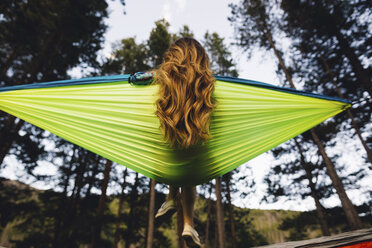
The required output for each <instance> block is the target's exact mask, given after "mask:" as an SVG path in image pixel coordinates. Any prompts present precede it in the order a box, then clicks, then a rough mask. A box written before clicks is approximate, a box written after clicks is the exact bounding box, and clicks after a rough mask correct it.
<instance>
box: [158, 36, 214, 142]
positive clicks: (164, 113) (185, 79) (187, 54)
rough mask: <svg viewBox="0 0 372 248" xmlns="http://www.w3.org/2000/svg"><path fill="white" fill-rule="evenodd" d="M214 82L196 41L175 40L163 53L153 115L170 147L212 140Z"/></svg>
mask: <svg viewBox="0 0 372 248" xmlns="http://www.w3.org/2000/svg"><path fill="white" fill-rule="evenodd" d="M214 82H215V78H214V77H213V76H212V71H211V70H210V62H209V58H208V55H207V53H206V51H205V49H204V48H203V47H202V45H201V44H200V43H199V42H198V41H196V40H195V39H193V38H181V39H178V40H176V41H175V42H174V43H173V44H172V45H171V46H170V48H169V49H168V51H167V52H166V53H165V54H164V57H163V63H162V64H161V65H160V66H159V68H158V69H157V70H156V72H155V77H154V83H155V84H156V83H158V84H159V85H160V86H159V98H158V100H157V101H156V106H157V111H156V115H157V116H158V117H159V119H160V122H161V126H160V129H161V130H162V133H163V137H164V140H165V141H166V142H168V143H169V144H170V145H171V146H172V147H180V148H188V147H190V146H192V145H196V144H198V143H199V142H200V141H202V142H205V141H207V140H208V139H210V138H211V136H210V132H209V121H210V118H211V113H212V111H213V109H214V108H215V105H216V101H215V99H214V98H213V96H212V94H213V91H214Z"/></svg>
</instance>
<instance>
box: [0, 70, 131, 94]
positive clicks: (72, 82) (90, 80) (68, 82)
mask: <svg viewBox="0 0 372 248" xmlns="http://www.w3.org/2000/svg"><path fill="white" fill-rule="evenodd" d="M129 76H130V75H129V74H127V75H114V76H103V77H90V78H81V79H70V80H61V81H52V82H46V83H33V84H23V85H16V86H5V87H0V92H2V91H11V90H24V89H37V88H49V87H61V86H71V85H82V84H99V83H109V82H120V81H128V78H129Z"/></svg>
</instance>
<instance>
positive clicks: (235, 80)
mask: <svg viewBox="0 0 372 248" xmlns="http://www.w3.org/2000/svg"><path fill="white" fill-rule="evenodd" d="M214 77H215V78H216V79H217V80H219V81H225V82H233V83H239V84H247V85H252V86H256V87H261V88H266V89H271V90H277V91H282V92H286V93H292V94H296V95H302V96H309V97H315V98H320V99H325V100H331V101H338V102H343V103H348V104H351V102H350V101H348V100H345V99H341V98H338V97H332V96H324V95H319V94H315V93H311V92H306V91H301V90H295V89H292V88H286V87H279V86H275V85H272V84H266V83H262V82H257V81H253V80H248V79H242V78H235V77H229V76H218V75H214Z"/></svg>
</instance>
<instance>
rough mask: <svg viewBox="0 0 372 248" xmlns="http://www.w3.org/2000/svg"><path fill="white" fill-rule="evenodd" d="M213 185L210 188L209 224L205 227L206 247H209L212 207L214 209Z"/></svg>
mask: <svg viewBox="0 0 372 248" xmlns="http://www.w3.org/2000/svg"><path fill="white" fill-rule="evenodd" d="M211 197H212V184H211V185H210V188H209V199H208V207H207V223H206V225H205V240H204V243H205V247H209V226H210V222H211V207H212V198H211Z"/></svg>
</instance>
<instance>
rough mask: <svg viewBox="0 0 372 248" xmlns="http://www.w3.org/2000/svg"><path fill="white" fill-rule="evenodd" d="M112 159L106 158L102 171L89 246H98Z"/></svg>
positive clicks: (93, 247)
mask: <svg viewBox="0 0 372 248" xmlns="http://www.w3.org/2000/svg"><path fill="white" fill-rule="evenodd" d="M111 166H112V161H111V160H107V161H106V165H105V171H104V172H103V182H102V188H101V196H100V198H99V202H98V208H97V220H98V221H97V223H96V226H95V227H94V232H93V237H92V243H91V248H96V247H98V245H97V243H98V241H99V240H100V235H101V228H102V224H103V223H102V222H103V210H104V207H105V201H106V190H107V185H108V182H109V179H110V171H111Z"/></svg>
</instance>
